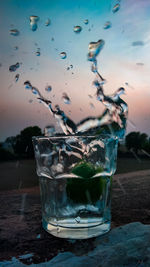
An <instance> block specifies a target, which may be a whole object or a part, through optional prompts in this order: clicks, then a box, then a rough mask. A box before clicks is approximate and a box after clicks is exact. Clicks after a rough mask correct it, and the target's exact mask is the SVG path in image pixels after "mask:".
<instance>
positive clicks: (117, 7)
mask: <svg viewBox="0 0 150 267" xmlns="http://www.w3.org/2000/svg"><path fill="white" fill-rule="evenodd" d="M119 9H120V4H119V3H118V4H116V5H114V7H113V9H112V12H113V13H116V12H117V11H118V10H119Z"/></svg>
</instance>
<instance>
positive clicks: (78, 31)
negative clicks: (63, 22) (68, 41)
mask: <svg viewBox="0 0 150 267" xmlns="http://www.w3.org/2000/svg"><path fill="white" fill-rule="evenodd" d="M73 30H74V32H75V33H80V32H81V31H82V27H81V26H74V28H73Z"/></svg>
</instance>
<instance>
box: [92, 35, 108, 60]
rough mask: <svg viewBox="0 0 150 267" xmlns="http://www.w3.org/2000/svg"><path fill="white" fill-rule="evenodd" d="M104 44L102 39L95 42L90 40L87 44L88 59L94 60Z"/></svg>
mask: <svg viewBox="0 0 150 267" xmlns="http://www.w3.org/2000/svg"><path fill="white" fill-rule="evenodd" d="M104 44H105V41H104V40H102V39H101V40H98V41H97V42H91V43H89V46H88V52H89V53H88V60H90V61H95V57H96V56H98V54H99V52H100V51H101V50H102V48H103V46H104Z"/></svg>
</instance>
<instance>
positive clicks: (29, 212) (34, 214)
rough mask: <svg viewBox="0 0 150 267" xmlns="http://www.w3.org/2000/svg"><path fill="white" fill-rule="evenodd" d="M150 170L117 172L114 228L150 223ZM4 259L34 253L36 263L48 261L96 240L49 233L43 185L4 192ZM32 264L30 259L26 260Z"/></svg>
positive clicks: (0, 218) (0, 241)
mask: <svg viewBox="0 0 150 267" xmlns="http://www.w3.org/2000/svg"><path fill="white" fill-rule="evenodd" d="M149 192H150V170H145V171H138V172H132V173H126V174H119V175H115V177H114V179H113V190H112V227H116V226H119V225H124V224H127V223H129V222H135V221H140V222H142V223H145V224H150V194H149ZM0 203H1V205H0V261H1V260H4V259H11V257H13V256H15V257H18V256H19V255H22V254H27V253H32V254H33V257H32V259H33V263H39V262H44V261H47V260H50V259H51V258H52V257H54V256H56V255H57V254H58V252H60V251H72V252H74V253H78V251H79V250H80V247H85V251H89V250H91V249H92V248H93V244H94V243H93V242H92V239H91V240H90V241H89V240H82V241H80V240H78V241H76V242H75V243H71V242H70V241H68V240H63V239H59V238H56V237H53V236H51V235H50V234H48V233H46V232H45V231H44V230H43V229H42V226H41V205H40V195H39V188H38V187H32V188H27V189H22V190H21V189H18V190H11V191H1V194H0ZM22 261H23V262H24V263H27V264H29V262H28V260H27V259H26V260H25V259H24V260H22Z"/></svg>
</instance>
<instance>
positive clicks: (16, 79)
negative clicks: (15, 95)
mask: <svg viewBox="0 0 150 267" xmlns="http://www.w3.org/2000/svg"><path fill="white" fill-rule="evenodd" d="M18 80H19V74H16V76H15V81H16V82H18Z"/></svg>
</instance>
